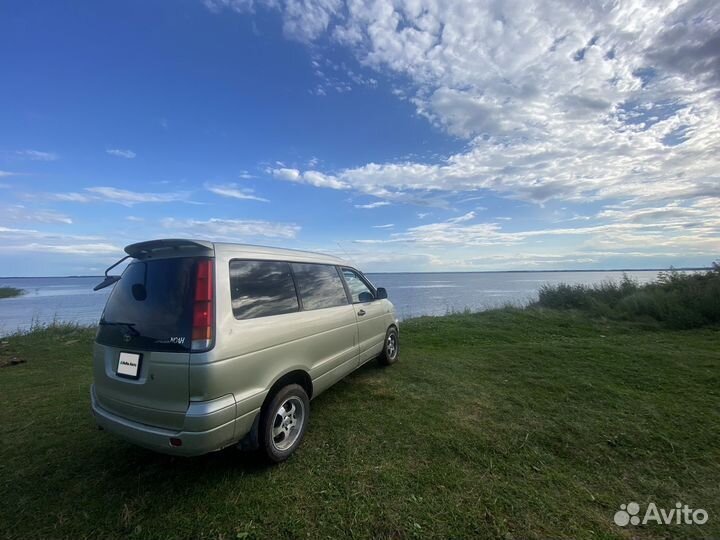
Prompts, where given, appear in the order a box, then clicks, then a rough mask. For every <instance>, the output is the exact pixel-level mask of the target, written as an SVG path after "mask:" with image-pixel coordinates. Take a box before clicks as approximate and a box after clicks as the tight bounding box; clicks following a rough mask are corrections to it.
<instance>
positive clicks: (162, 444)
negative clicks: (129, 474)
mask: <svg viewBox="0 0 720 540" xmlns="http://www.w3.org/2000/svg"><path fill="white" fill-rule="evenodd" d="M90 403H91V406H92V411H93V415H94V416H95V421H96V422H97V424H98V426H100V427H102V428H103V429H105V430H107V431H109V432H110V433H113V434H115V435H117V436H119V437H121V438H123V439H125V440H127V441H129V442H131V443H134V444H137V445H138V446H142V447H144V448H148V449H150V450H154V451H156V452H162V453H164V454H172V455H177V456H199V455H202V454H207V453H208V452H214V451H215V450H221V449H222V448H225V447H226V446H229V445H231V444H233V443H234V442H236V433H235V431H236V429H235V424H236V417H235V404H234V399H233V400H232V406H226V407H223V408H220V409H217V410H212V411H198V412H200V413H205V414H188V416H187V417H186V418H187V420H188V421H190V423H191V424H192V425H195V426H197V427H200V426H203V427H209V426H211V425H213V424H214V425H215V427H212V428H209V429H205V430H203V431H185V430H182V431H173V430H168V429H163V428H158V427H153V426H148V425H145V424H140V423H139V422H133V421H132V420H127V419H126V418H122V417H120V416H118V415H116V414H113V413H111V412H110V411H107V410H106V409H103V408H102V406H101V405H100V404H99V403H98V400H97V397H96V396H95V387H94V386H92V387H90ZM186 424H187V422H186ZM244 434H245V433H238V438H239V437H240V436H242V435H244ZM171 438H173V439H179V440H180V441H182V445H181V446H173V445H171V444H170V439H171Z"/></svg>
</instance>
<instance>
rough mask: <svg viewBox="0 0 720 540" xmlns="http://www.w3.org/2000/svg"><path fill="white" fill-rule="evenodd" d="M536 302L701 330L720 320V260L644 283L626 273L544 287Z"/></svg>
mask: <svg viewBox="0 0 720 540" xmlns="http://www.w3.org/2000/svg"><path fill="white" fill-rule="evenodd" d="M536 305H538V306H542V307H546V308H552V309H578V310H582V311H587V312H590V313H592V314H594V315H599V316H603V317H608V318H616V319H626V320H648V319H649V320H655V321H657V322H659V323H662V324H663V325H665V326H667V327H669V328H699V327H701V326H707V325H711V324H716V323H720V264H718V263H713V266H712V268H711V269H710V270H709V271H707V272H702V273H694V274H685V273H682V272H678V271H676V270H672V269H671V270H670V271H668V272H662V273H661V274H660V275H659V276H658V279H657V281H654V282H652V283H647V284H645V285H640V284H638V283H637V282H636V281H634V280H632V279H630V278H629V277H628V276H626V275H624V276H623V278H622V280H620V281H619V282H612V281H608V282H603V283H600V284H596V285H568V284H565V283H561V284H559V285H543V287H542V288H541V289H540V295H539V299H538V301H537V302H536Z"/></svg>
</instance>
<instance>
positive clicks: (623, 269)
mask: <svg viewBox="0 0 720 540" xmlns="http://www.w3.org/2000/svg"><path fill="white" fill-rule="evenodd" d="M710 269H711V267H710V266H698V267H683V268H600V269H591V270H572V269H571V270H448V271H445V272H442V271H439V272H365V273H366V274H555V273H578V272H669V271H671V270H677V271H678V272H688V271H700V270H710ZM103 277H104V276H102V275H99V276H0V279H48V278H54V279H57V278H69V279H70V278H72V279H86V278H99V279H102V278H103Z"/></svg>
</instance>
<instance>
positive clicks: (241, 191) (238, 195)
mask: <svg viewBox="0 0 720 540" xmlns="http://www.w3.org/2000/svg"><path fill="white" fill-rule="evenodd" d="M205 189H207V190H208V191H210V192H212V193H215V194H216V195H220V196H221V197H230V198H232V199H244V200H249V201H259V202H270V201H269V200H268V199H265V198H263V197H258V196H257V195H255V194H254V190H252V189H250V188H243V187H239V186H238V185H237V184H222V185H212V184H205Z"/></svg>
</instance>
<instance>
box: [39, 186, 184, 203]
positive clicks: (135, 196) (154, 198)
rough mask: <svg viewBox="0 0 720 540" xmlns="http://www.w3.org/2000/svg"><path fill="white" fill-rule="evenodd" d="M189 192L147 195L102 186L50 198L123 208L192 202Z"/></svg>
mask: <svg viewBox="0 0 720 540" xmlns="http://www.w3.org/2000/svg"><path fill="white" fill-rule="evenodd" d="M189 195H190V194H189V192H187V191H176V192H166V193H147V192H138V191H130V190H127V189H118V188H114V187H107V186H100V187H89V188H85V190H84V192H83V193H78V192H68V193H50V194H48V197H49V198H51V199H54V200H57V201H65V202H78V203H91V202H111V203H116V204H121V205H123V206H133V205H135V204H141V203H169V202H192V201H190V200H188V197H189Z"/></svg>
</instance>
